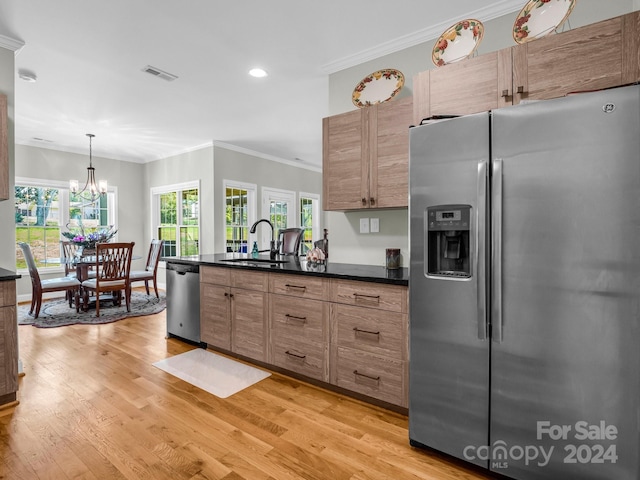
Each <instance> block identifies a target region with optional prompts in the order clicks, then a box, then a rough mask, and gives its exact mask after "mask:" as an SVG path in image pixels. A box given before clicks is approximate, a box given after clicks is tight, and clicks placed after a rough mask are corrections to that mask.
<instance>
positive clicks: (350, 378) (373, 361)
mask: <svg viewBox="0 0 640 480" xmlns="http://www.w3.org/2000/svg"><path fill="white" fill-rule="evenodd" d="M332 348H333V349H334V350H332V354H331V372H332V383H334V384H336V385H337V386H339V387H342V388H346V389H347V390H352V391H354V392H358V393H361V394H363V395H367V396H369V397H373V398H377V399H378V400H382V401H384V402H388V403H391V404H394V405H400V406H402V407H406V406H407V401H406V400H405V398H404V397H405V391H406V381H405V374H404V370H405V362H404V361H402V360H398V359H397V358H394V357H387V356H382V355H374V354H372V353H368V352H366V351H364V350H360V349H357V348H347V347H339V346H336V347H333V346H332Z"/></svg>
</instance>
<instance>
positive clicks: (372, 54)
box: [321, 0, 522, 75]
mask: <svg viewBox="0 0 640 480" xmlns="http://www.w3.org/2000/svg"><path fill="white" fill-rule="evenodd" d="M521 9H522V0H503V1H501V2H496V3H493V4H491V5H489V6H487V7H483V8H479V9H478V10H474V11H472V12H469V13H468V14H467V15H466V18H477V19H478V20H480V21H481V22H486V21H489V20H492V19H494V18H498V17H501V16H503V15H507V14H509V13H513V12H515V11H520V10H521ZM458 21H460V19H459V18H458V19H452V20H447V21H445V22H442V23H439V24H438V25H434V26H432V27H428V28H425V29H422V30H418V31H417V32H413V33H409V34H407V35H403V36H402V37H399V38H396V39H394V40H392V41H389V42H385V43H382V44H380V45H377V46H375V47H372V48H368V49H366V50H362V51H361V52H358V53H356V54H354V55H349V56H347V57H343V58H341V59H338V60H336V61H335V62H331V63H327V64H325V65H323V66H322V67H321V69H322V71H323V72H324V73H326V74H328V75H330V74H332V73H336V72H339V71H341V70H345V69H347V68H351V67H355V66H356V65H360V64H361V63H365V62H368V61H370V60H375V59H377V58H380V57H383V56H384V55H389V54H391V53H395V52H398V51H400V50H404V49H405V48H409V47H414V46H416V45H419V44H421V43H425V42H428V41H429V40H434V39H436V38H438V37H439V36H440V35H441V34H442V32H444V31H445V30H446V29H447V28H449V27H450V26H451V25H453V24H455V23H456V22H458Z"/></svg>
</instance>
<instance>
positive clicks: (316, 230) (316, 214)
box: [298, 192, 322, 242]
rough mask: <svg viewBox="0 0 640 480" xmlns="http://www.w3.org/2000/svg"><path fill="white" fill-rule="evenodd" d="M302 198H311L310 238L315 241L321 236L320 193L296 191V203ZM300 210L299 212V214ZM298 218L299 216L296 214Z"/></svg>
mask: <svg viewBox="0 0 640 480" xmlns="http://www.w3.org/2000/svg"><path fill="white" fill-rule="evenodd" d="M303 198H310V199H311V200H313V204H312V209H311V215H312V217H313V218H312V220H311V240H312V241H314V242H315V241H316V240H320V239H321V238H322V236H321V234H320V195H318V194H317V193H308V192H298V204H299V203H300V201H301V200H302V199H303ZM301 213H302V212H299V213H298V215H300V214H301ZM298 218H300V217H299V216H298Z"/></svg>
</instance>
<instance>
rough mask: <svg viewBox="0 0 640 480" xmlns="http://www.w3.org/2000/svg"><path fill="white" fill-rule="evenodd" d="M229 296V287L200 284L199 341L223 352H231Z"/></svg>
mask: <svg viewBox="0 0 640 480" xmlns="http://www.w3.org/2000/svg"><path fill="white" fill-rule="evenodd" d="M211 270H216V269H215V268H214V269H211ZM229 294H230V289H229V287H224V286H221V285H214V284H210V283H200V339H201V340H202V341H203V342H205V343H207V344H208V345H213V346H216V347H219V348H223V349H225V350H231V309H230V301H231V300H230V296H229Z"/></svg>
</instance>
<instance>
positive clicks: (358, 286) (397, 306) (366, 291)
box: [331, 279, 407, 312]
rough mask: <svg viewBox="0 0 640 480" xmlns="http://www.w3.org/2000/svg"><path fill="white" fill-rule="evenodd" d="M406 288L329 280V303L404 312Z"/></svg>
mask: <svg viewBox="0 0 640 480" xmlns="http://www.w3.org/2000/svg"><path fill="white" fill-rule="evenodd" d="M406 291H407V287H404V286H402V285H385V284H381V283H372V282H355V281H349V280H333V279H332V280H331V301H332V302H336V303H344V304H347V305H357V306H359V307H369V308H377V309H380V310H388V311H392V312H406V311H407V301H406V298H407V296H406Z"/></svg>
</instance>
